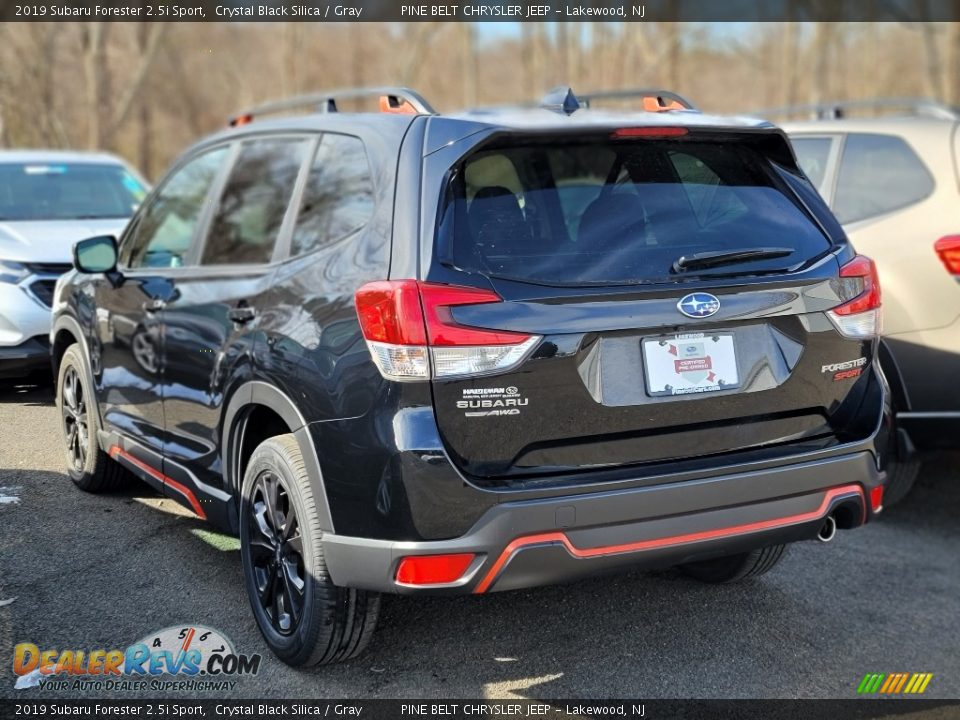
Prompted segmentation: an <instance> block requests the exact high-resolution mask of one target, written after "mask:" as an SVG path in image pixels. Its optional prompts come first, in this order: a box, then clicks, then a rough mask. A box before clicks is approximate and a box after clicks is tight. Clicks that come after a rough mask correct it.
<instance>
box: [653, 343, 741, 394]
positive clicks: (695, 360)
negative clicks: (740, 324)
mask: <svg viewBox="0 0 960 720" xmlns="http://www.w3.org/2000/svg"><path fill="white" fill-rule="evenodd" d="M642 344H643V364H644V374H645V377H646V382H647V393H648V394H650V395H652V396H657V395H688V394H690V393H703V392H715V391H717V390H733V389H735V388H738V387H740V376H739V374H738V373H737V353H736V348H735V346H734V342H733V333H710V334H707V333H691V334H687V335H674V336H672V337H661V338H651V339H647V340H644V341H643V343H642Z"/></svg>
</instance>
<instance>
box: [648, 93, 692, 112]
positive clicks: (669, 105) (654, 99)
mask: <svg viewBox="0 0 960 720" xmlns="http://www.w3.org/2000/svg"><path fill="white" fill-rule="evenodd" d="M643 109H644V110H645V111H646V112H664V111H666V110H686V109H687V108H686V107H685V106H683V105H681V104H680V103H679V102H677V101H676V100H670V99H668V98H664V97H663V96H662V95H645V96H644V97H643Z"/></svg>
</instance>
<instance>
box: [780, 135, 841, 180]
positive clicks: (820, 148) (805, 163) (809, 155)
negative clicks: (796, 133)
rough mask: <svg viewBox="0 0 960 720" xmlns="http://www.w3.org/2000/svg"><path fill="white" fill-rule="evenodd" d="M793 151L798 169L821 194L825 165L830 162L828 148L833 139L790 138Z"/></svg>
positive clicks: (825, 173)
mask: <svg viewBox="0 0 960 720" xmlns="http://www.w3.org/2000/svg"><path fill="white" fill-rule="evenodd" d="M790 144H791V145H793V151H794V152H795V153H796V154H797V162H798V163H799V164H800V169H801V170H803V172H804V174H805V175H806V176H807V177H808V178H809V179H810V182H811V183H813V186H814V187H815V188H817V190H819V191H820V192H821V193H823V181H824V180H825V179H826V176H827V163H828V162H829V161H830V146H831V145H832V144H833V139H832V138H828V137H793V138H790Z"/></svg>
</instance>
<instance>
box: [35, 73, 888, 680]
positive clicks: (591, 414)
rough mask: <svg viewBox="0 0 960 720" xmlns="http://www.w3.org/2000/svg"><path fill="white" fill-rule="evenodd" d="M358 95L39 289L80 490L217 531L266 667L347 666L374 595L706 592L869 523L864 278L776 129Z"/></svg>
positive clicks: (233, 165)
mask: <svg viewBox="0 0 960 720" xmlns="http://www.w3.org/2000/svg"><path fill="white" fill-rule="evenodd" d="M377 94H378V95H383V97H382V98H381V108H382V109H383V110H386V111H387V112H380V113H363V112H351V113H341V112H336V110H337V109H338V108H337V105H338V103H340V102H341V99H340V98H339V97H337V96H334V95H326V94H320V95H316V96H311V97H309V98H304V99H301V100H298V101H296V102H292V101H285V102H283V103H281V104H278V105H272V106H265V107H262V108H259V109H257V110H255V111H253V112H251V113H247V114H245V115H244V116H241V117H240V118H238V119H237V121H236V122H235V123H234V125H235V127H234V128H232V129H230V130H227V131H225V132H223V133H221V134H217V135H214V136H213V137H210V138H208V139H206V140H204V141H202V142H201V143H199V144H198V145H196V146H195V147H194V148H192V149H191V150H189V151H188V152H187V153H186V154H185V155H184V156H183V158H182V159H181V160H180V161H178V162H177V164H176V165H175V166H174V167H173V169H172V170H171V172H170V173H169V174H168V175H167V177H166V179H164V180H163V181H162V182H161V183H159V185H158V186H157V188H156V189H155V190H154V191H153V192H152V194H151V195H150V197H148V198H147V200H146V201H145V202H144V204H143V206H142V208H141V209H140V210H139V212H138V213H137V214H136V216H135V217H134V218H133V220H132V222H131V224H130V226H129V227H128V228H127V230H126V231H125V232H124V234H123V236H122V237H121V238H120V239H119V242H117V241H116V240H115V239H114V238H111V237H99V238H91V239H89V240H86V241H83V242H81V243H79V244H78V245H77V247H76V248H75V263H76V266H77V271H76V272H75V273H73V274H71V275H69V276H68V277H66V278H64V279H63V280H62V281H61V282H60V284H59V285H58V288H57V295H56V298H55V319H54V328H53V332H52V337H51V339H52V352H53V358H54V365H55V368H56V372H57V376H58V391H57V392H58V404H59V407H60V408H61V410H62V413H61V415H62V429H63V438H64V448H65V452H66V458H67V463H68V470H69V474H70V476H71V478H72V479H73V481H74V482H75V483H76V484H77V485H78V486H80V487H81V488H83V489H85V490H88V491H99V490H102V489H104V488H107V487H110V486H111V485H112V484H114V483H116V482H118V481H119V480H120V479H121V477H122V475H123V474H124V473H127V472H132V473H134V474H136V475H137V476H139V477H140V478H141V479H143V480H144V481H146V482H147V483H149V484H151V485H153V486H154V487H155V488H157V489H158V490H159V491H160V492H163V493H166V494H168V495H169V496H170V497H172V498H174V499H175V500H177V501H179V502H181V503H182V504H183V505H184V506H186V507H187V508H189V509H191V510H192V511H193V512H194V513H195V514H196V515H197V516H198V517H200V518H205V519H207V520H209V521H211V522H212V523H214V524H216V525H217V526H219V527H222V528H225V529H227V530H229V531H232V532H236V533H238V534H239V536H240V539H241V555H242V559H243V568H244V576H245V581H246V586H247V591H248V594H249V597H250V602H251V607H252V609H253V613H254V615H255V617H256V620H257V623H258V625H259V627H260V629H261V631H262V633H263V635H264V638H265V639H266V641H267V643H268V644H269V646H270V647H271V649H272V650H273V651H274V652H275V653H276V654H277V655H278V656H279V657H280V658H282V659H283V660H284V661H286V662H288V663H291V664H306V663H321V662H333V661H337V660H343V659H347V658H349V657H352V656H354V655H355V654H356V653H358V652H359V651H360V650H362V649H363V647H364V646H365V645H366V643H367V642H368V641H369V639H370V635H371V633H372V631H373V627H374V625H375V623H376V619H377V612H378V607H379V605H378V598H379V594H380V593H384V592H389V593H399V594H406V595H417V594H421V593H486V592H492V591H499V590H509V589H513V588H523V587H531V586H536V585H541V584H545V583H554V582H561V581H567V580H570V579H574V578H577V577H581V576H585V575H589V574H594V573H599V572H603V571H607V570H612V569H618V568H627V567H637V566H641V567H663V566H679V567H680V568H681V569H682V570H684V571H685V572H686V573H688V574H689V575H692V576H693V577H696V578H699V579H702V580H705V581H711V582H729V581H734V580H739V579H742V578H745V577H749V576H754V575H759V574H761V573H763V572H766V571H767V570H769V569H770V568H771V567H772V566H773V565H774V564H776V562H777V561H778V560H779V559H780V557H781V555H782V553H783V549H784V547H785V546H786V545H787V544H788V543H791V542H793V541H797V540H805V539H814V538H816V537H817V536H818V535H819V536H821V538H822V539H828V538H829V537H832V535H833V532H834V530H835V529H837V528H840V529H847V528H854V527H857V526H860V525H862V524H863V523H864V522H866V521H868V520H869V519H870V518H872V517H873V516H874V515H875V513H877V512H878V511H879V510H880V506H881V503H882V494H883V481H884V473H883V469H882V467H881V466H880V463H881V460H880V459H879V458H881V457H882V452H881V450H882V445H883V443H884V442H885V441H886V432H887V431H886V427H887V420H886V415H885V405H886V399H885V398H886V390H885V383H884V380H883V377H882V375H881V374H880V373H879V371H878V370H877V368H876V364H875V350H876V344H877V325H878V321H879V317H878V313H879V305H880V297H879V288H878V286H877V283H876V277H875V273H874V269H873V265H872V263H871V262H870V261H869V260H868V259H866V258H865V257H861V256H857V255H856V253H855V252H854V250H853V249H852V248H851V247H850V245H849V244H848V242H847V240H846V238H845V237H844V235H843V232H842V230H841V228H840V226H839V225H838V224H837V222H836V220H835V219H834V218H833V217H832V216H831V214H830V213H829V211H828V210H827V209H826V207H825V206H824V204H823V201H822V200H821V199H820V197H819V196H818V195H817V193H816V191H815V190H814V189H813V188H812V186H811V185H810V183H809V182H808V181H807V179H806V178H805V177H804V176H803V174H802V173H801V172H800V170H799V169H798V167H797V164H796V160H795V158H794V156H793V154H792V151H791V150H790V146H789V144H788V142H787V140H786V138H785V137H784V135H783V133H782V132H781V131H780V130H778V129H776V128H775V127H773V126H771V125H768V124H765V123H760V122H753V121H747V120H740V119H727V118H712V117H708V116H705V115H701V114H700V113H698V112H695V111H694V110H693V109H691V108H689V107H687V105H686V104H685V103H683V102H682V101H681V100H680V99H677V98H674V97H673V96H671V95H669V94H666V93H662V94H658V95H656V96H654V97H653V101H654V102H656V104H657V105H658V106H659V108H658V109H662V111H658V112H631V113H625V112H605V111H601V110H598V109H583V108H580V109H578V106H579V105H581V103H582V104H584V105H585V104H586V103H583V100H584V98H582V97H581V98H576V97H575V96H574V95H573V94H572V93H566V94H565V95H563V96H562V98H561V101H560V102H556V103H548V105H550V107H546V108H538V109H520V110H503V111H501V110H495V111H485V112H470V113H463V114H460V115H441V114H437V113H434V112H433V111H432V110H431V108H430V107H429V105H427V103H426V102H425V101H424V100H423V99H422V98H420V97H419V96H418V95H416V94H415V93H412V92H411V91H408V90H405V89H390V90H380V91H377ZM349 95H350V96H351V97H356V96H357V95H360V93H356V92H354V93H350V94H349ZM645 97H646V96H645ZM649 99H650V98H647V101H649ZM297 102H299V103H302V104H308V105H309V106H310V107H311V108H312V107H315V106H318V105H319V106H320V107H321V108H322V109H323V110H325V112H320V113H312V114H306V115H301V116H294V117H283V118H280V119H268V118H266V117H261V116H263V115H265V114H267V113H268V111H276V110H286V109H290V108H292V107H293V106H294V105H295V104H297Z"/></svg>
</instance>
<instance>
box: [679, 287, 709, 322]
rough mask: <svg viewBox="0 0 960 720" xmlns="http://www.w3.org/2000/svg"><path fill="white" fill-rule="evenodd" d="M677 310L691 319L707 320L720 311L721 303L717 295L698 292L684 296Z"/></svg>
mask: <svg viewBox="0 0 960 720" xmlns="http://www.w3.org/2000/svg"><path fill="white" fill-rule="evenodd" d="M677 310H679V311H680V312H682V313H683V314H684V315H686V316H687V317H690V318H707V317H710V316H711V315H716V314H717V312H718V311H719V310H720V301H719V300H718V299H717V297H716V295H711V294H710V293H704V292H696V293H690V294H689V295H684V296H683V297H682V298H680V302H678V303H677Z"/></svg>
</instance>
